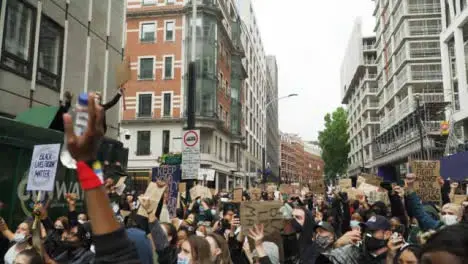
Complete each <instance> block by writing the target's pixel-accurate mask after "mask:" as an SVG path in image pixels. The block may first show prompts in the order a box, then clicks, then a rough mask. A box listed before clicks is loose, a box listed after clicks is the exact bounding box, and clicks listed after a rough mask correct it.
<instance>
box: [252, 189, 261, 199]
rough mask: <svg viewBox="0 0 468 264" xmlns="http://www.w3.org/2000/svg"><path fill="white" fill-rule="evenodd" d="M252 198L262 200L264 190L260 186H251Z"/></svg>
mask: <svg viewBox="0 0 468 264" xmlns="http://www.w3.org/2000/svg"><path fill="white" fill-rule="evenodd" d="M249 193H250V200H252V201H260V199H261V197H262V190H261V189H260V188H250V189H249Z"/></svg>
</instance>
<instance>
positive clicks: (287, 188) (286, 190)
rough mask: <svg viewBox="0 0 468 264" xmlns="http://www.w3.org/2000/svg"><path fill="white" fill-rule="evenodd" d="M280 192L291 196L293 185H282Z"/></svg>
mask: <svg viewBox="0 0 468 264" xmlns="http://www.w3.org/2000/svg"><path fill="white" fill-rule="evenodd" d="M279 191H280V192H281V193H284V194H291V193H292V188H291V185H289V184H284V183H283V184H281V185H280V188H279Z"/></svg>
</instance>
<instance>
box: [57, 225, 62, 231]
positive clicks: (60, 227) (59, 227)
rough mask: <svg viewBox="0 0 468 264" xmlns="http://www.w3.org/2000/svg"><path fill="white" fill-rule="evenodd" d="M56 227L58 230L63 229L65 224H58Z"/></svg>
mask: <svg viewBox="0 0 468 264" xmlns="http://www.w3.org/2000/svg"><path fill="white" fill-rule="evenodd" d="M55 229H57V230H63V226H61V225H56V226H55Z"/></svg>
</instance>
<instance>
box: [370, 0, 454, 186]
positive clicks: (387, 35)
mask: <svg viewBox="0 0 468 264" xmlns="http://www.w3.org/2000/svg"><path fill="white" fill-rule="evenodd" d="M441 2H443V1H439V0H401V1H390V0H375V10H374V16H375V18H376V26H375V32H376V47H377V59H376V60H377V82H378V92H377V94H378V98H379V105H378V113H379V117H380V118H379V119H380V131H379V133H378V134H377V135H376V137H375V138H374V139H373V141H374V142H375V146H376V149H375V152H374V156H373V162H372V166H374V167H375V168H378V170H379V174H380V175H382V176H384V177H392V176H395V175H396V176H398V174H399V171H401V168H402V167H404V166H405V163H406V162H407V161H408V159H409V158H413V159H418V158H424V157H426V158H427V157H428V158H437V157H438V156H440V155H441V154H442V153H443V150H444V146H445V144H444V138H443V137H441V136H440V126H441V123H442V122H443V121H444V120H445V113H444V109H445V107H446V103H445V102H446V100H445V97H444V88H443V85H442V67H441V52H440V41H439V35H440V32H441V30H442V25H443V23H445V22H442V19H441V18H442V15H441V4H440V3H441ZM450 2H459V1H450ZM418 106H419V107H418ZM419 124H421V135H422V144H423V147H422V149H421V140H420V139H421V137H420V132H419V131H418V130H419V126H418V125H419Z"/></svg>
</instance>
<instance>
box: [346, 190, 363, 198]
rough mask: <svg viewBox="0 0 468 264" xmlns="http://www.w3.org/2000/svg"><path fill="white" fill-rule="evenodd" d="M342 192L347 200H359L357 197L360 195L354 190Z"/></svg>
mask: <svg viewBox="0 0 468 264" xmlns="http://www.w3.org/2000/svg"><path fill="white" fill-rule="evenodd" d="M343 192H345V193H347V194H348V199H350V200H359V198H358V195H359V194H360V193H361V192H360V191H359V190H357V189H356V188H349V189H345V190H343Z"/></svg>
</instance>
